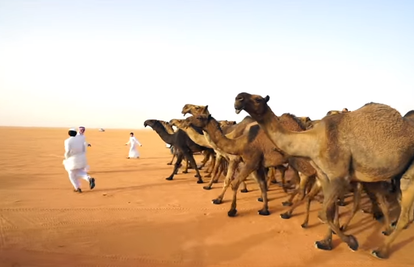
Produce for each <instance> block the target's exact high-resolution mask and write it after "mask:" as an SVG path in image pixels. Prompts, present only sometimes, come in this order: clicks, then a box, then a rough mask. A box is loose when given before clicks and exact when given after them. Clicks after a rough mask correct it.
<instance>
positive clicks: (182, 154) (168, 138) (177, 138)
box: [144, 120, 210, 184]
mask: <svg viewBox="0 0 414 267" xmlns="http://www.w3.org/2000/svg"><path fill="white" fill-rule="evenodd" d="M147 126H150V127H151V128H152V129H153V130H154V131H156V132H157V134H158V135H159V136H160V137H161V139H162V140H163V141H164V142H166V143H168V144H171V145H173V146H174V147H175V148H176V149H177V161H176V162H175V165H174V170H173V173H172V174H171V175H170V176H169V177H167V178H165V179H166V180H173V177H174V174H176V173H177V169H178V168H179V166H180V164H181V162H182V160H183V159H184V158H186V160H188V161H190V164H191V165H192V167H193V169H194V170H195V171H196V173H197V175H196V177H198V181H197V183H199V184H201V183H203V180H202V178H201V175H200V172H199V170H198V168H197V165H196V162H195V160H194V157H193V152H195V151H197V152H199V151H203V150H206V149H210V148H206V147H202V146H199V145H197V144H196V143H194V142H193V141H192V140H191V139H190V138H189V137H188V135H187V134H186V133H185V132H184V131H182V130H180V129H178V130H177V131H176V132H174V133H173V134H169V133H168V132H167V130H166V129H165V128H164V126H163V125H162V124H161V123H160V121H158V120H146V121H145V122H144V127H147Z"/></svg>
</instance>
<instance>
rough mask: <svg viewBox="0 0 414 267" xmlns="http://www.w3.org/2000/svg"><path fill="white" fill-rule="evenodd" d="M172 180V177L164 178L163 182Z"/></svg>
mask: <svg viewBox="0 0 414 267" xmlns="http://www.w3.org/2000/svg"><path fill="white" fill-rule="evenodd" d="M172 179H173V178H172V177H167V178H165V180H168V181H171V180H172Z"/></svg>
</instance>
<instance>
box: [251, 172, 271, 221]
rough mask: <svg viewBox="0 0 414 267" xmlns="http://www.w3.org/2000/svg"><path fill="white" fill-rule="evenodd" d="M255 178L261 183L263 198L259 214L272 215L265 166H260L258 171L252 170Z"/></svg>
mask: <svg viewBox="0 0 414 267" xmlns="http://www.w3.org/2000/svg"><path fill="white" fill-rule="evenodd" d="M252 176H253V178H254V180H255V181H256V182H257V183H258V184H259V187H260V191H261V193H262V197H261V200H262V202H263V207H262V209H261V210H259V211H258V213H259V215H270V212H269V206H268V203H269V200H268V199H267V183H266V171H265V168H264V167H259V168H258V169H257V170H256V171H254V172H252Z"/></svg>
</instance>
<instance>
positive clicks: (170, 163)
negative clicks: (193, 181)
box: [167, 154, 175, 165]
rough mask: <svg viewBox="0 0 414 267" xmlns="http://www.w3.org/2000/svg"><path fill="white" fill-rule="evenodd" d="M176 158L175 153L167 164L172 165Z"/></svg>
mask: <svg viewBox="0 0 414 267" xmlns="http://www.w3.org/2000/svg"><path fill="white" fill-rule="evenodd" d="M174 158H175V154H173V156H172V159H171V161H170V162H168V163H167V165H172V163H173V161H174Z"/></svg>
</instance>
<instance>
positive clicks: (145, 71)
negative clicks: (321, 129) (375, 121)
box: [0, 0, 414, 129]
mask: <svg viewBox="0 0 414 267" xmlns="http://www.w3.org/2000/svg"><path fill="white" fill-rule="evenodd" d="M413 14H414V1H398V0H393V1H380V0H372V1H363V0H358V1H352V0H347V1H339V0H337V1H318V0H313V1H309V0H303V1H295V0H289V1H282V0H279V1H277V0H273V1H272V0H269V1H260V0H251V1H242V0H238V1H230V0H199V1H189V0H187V1H175V0H145V1H140V0H130V1H126V0H113V1H109V0H106V1H104V0H101V1H92V0H70V1H64V0H53V1H52V0H50V1H36V0H32V1H29V0H26V1H22V0H12V1H11V0H0V92H1V94H0V125H16V126H56V127H60V126H62V127H72V126H78V125H81V124H82V125H85V126H86V127H103V128H111V127H115V128H132V129H137V128H141V127H143V122H144V120H146V119H149V118H151V119H162V120H170V119H172V118H182V117H183V116H182V115H181V113H180V112H181V108H182V107H183V105H184V104H187V103H191V104H198V105H209V110H210V112H211V113H212V115H213V116H214V117H215V118H217V119H229V120H237V121H240V120H241V119H243V117H244V116H245V115H247V113H245V112H243V113H241V114H239V115H236V114H235V112H234V108H233V103H234V98H235V96H236V95H237V94H238V93H240V92H248V93H252V94H260V95H263V96H265V95H269V96H270V102H269V105H270V106H271V107H272V109H273V111H274V112H275V113H276V114H277V115H281V114H282V113H285V112H290V113H293V114H295V115H297V116H310V117H311V118H312V119H319V118H320V117H322V116H324V115H325V114H326V112H327V111H328V110H332V109H342V108H344V107H347V108H348V109H349V110H353V109H357V108H359V107H360V106H362V105H364V104H365V103H367V102H371V101H373V102H381V103H385V104H388V105H391V106H393V107H394V108H396V109H398V110H399V111H400V112H401V113H402V115H404V114H405V113H406V112H407V111H409V110H411V109H414V15H413Z"/></svg>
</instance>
